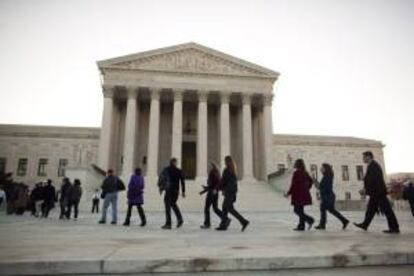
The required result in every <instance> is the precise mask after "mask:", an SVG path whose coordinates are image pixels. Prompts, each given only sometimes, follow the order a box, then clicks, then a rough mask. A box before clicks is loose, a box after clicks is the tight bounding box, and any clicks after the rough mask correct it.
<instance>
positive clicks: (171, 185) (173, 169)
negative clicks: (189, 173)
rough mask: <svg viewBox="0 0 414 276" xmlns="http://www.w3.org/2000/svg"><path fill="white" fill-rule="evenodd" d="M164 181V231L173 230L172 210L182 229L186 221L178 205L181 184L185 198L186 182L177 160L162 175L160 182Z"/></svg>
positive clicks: (172, 160) (172, 159)
mask: <svg viewBox="0 0 414 276" xmlns="http://www.w3.org/2000/svg"><path fill="white" fill-rule="evenodd" d="M161 179H164V180H163V181H162V182H165V183H160V182H161V181H159V187H160V193H162V192H163V191H165V195H164V204H165V224H164V226H162V227H161V228H162V229H171V209H173V211H174V213H175V216H176V217H177V228H180V227H181V226H182V225H183V223H184V221H183V217H182V215H181V212H180V209H179V208H178V205H177V200H178V196H179V190H180V183H181V196H182V197H183V198H185V180H184V175H183V172H182V170H180V169H179V168H178V167H177V159H176V158H171V160H170V166H168V167H167V168H165V169H164V170H163V172H162V173H161V175H160V180H161Z"/></svg>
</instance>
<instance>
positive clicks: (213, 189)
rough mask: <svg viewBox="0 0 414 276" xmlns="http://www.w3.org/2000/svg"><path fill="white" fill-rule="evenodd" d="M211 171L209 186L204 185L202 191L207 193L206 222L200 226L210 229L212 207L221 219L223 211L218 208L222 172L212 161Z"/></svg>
mask: <svg viewBox="0 0 414 276" xmlns="http://www.w3.org/2000/svg"><path fill="white" fill-rule="evenodd" d="M210 168H211V169H210V172H209V174H208V179H207V186H204V190H203V191H202V192H201V193H200V194H203V193H207V194H206V203H205V205H204V224H203V225H201V226H200V228H201V229H208V228H210V226H211V222H210V208H211V206H213V210H214V212H215V213H216V215H217V216H218V217H219V218H220V219H221V217H222V215H223V213H222V211H221V210H220V209H219V208H218V198H219V188H220V172H219V170H218V168H217V166H216V164H214V163H213V162H211V163H210Z"/></svg>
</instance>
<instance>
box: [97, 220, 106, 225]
mask: <svg viewBox="0 0 414 276" xmlns="http://www.w3.org/2000/svg"><path fill="white" fill-rule="evenodd" d="M98 223H99V224H105V223H106V221H104V220H100V221H99V222H98Z"/></svg>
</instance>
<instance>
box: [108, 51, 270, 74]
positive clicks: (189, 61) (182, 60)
mask: <svg viewBox="0 0 414 276" xmlns="http://www.w3.org/2000/svg"><path fill="white" fill-rule="evenodd" d="M114 66H115V67H119V68H128V69H144V70H145V69H146V70H160V71H178V72H193V73H213V74H226V75H232V74H234V75H246V76H263V75H264V74H263V73H262V72H259V71H258V70H255V69H252V68H248V67H246V66H243V65H240V64H237V63H235V62H231V61H229V60H225V59H222V58H219V57H216V56H213V55H211V54H208V53H204V52H202V51H199V50H196V49H186V50H181V51H176V52H172V53H167V54H161V55H156V56H150V57H144V58H140V59H137V60H131V61H125V62H120V63H117V64H114Z"/></svg>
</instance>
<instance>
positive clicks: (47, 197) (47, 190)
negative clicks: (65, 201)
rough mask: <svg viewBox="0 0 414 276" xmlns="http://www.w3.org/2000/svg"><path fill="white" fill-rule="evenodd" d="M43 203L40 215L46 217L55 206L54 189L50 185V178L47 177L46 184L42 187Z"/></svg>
mask: <svg viewBox="0 0 414 276" xmlns="http://www.w3.org/2000/svg"><path fill="white" fill-rule="evenodd" d="M43 199H44V201H43V205H42V217H44V218H47V217H48V216H49V212H50V210H51V209H53V208H55V201H56V189H55V187H53V185H52V180H50V179H48V180H47V184H46V186H45V187H43Z"/></svg>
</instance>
